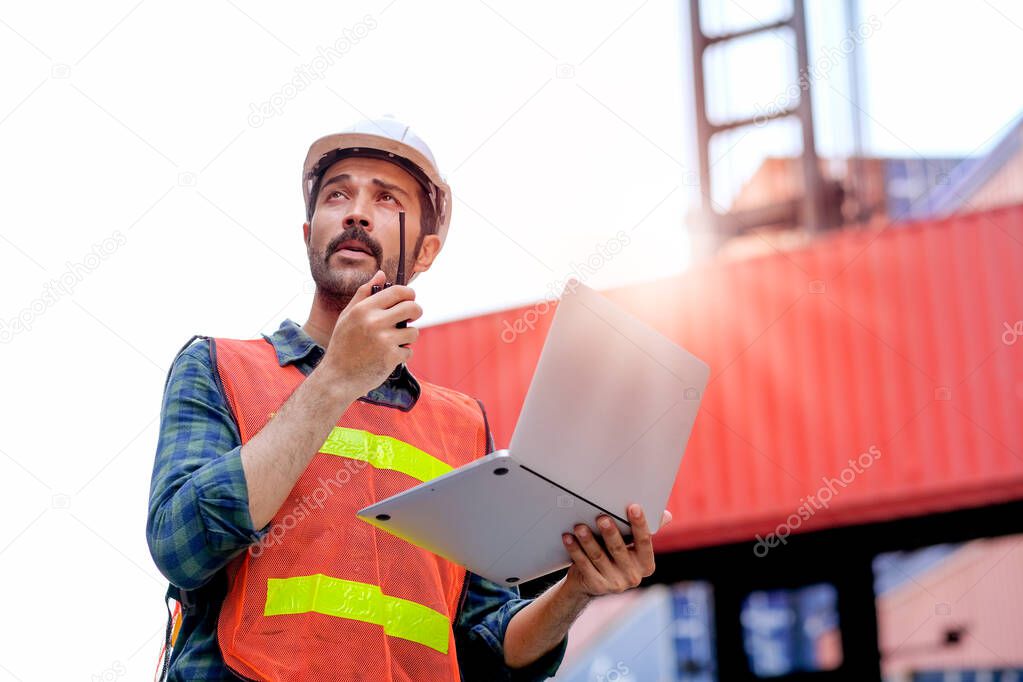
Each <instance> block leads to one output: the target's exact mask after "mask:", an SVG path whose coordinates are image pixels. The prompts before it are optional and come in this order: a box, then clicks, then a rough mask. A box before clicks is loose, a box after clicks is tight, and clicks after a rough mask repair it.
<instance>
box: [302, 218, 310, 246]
mask: <svg viewBox="0 0 1023 682" xmlns="http://www.w3.org/2000/svg"><path fill="white" fill-rule="evenodd" d="M311 231H312V228H311V227H310V226H309V223H302V237H303V238H304V239H305V245H306V246H309V234H310V233H311Z"/></svg>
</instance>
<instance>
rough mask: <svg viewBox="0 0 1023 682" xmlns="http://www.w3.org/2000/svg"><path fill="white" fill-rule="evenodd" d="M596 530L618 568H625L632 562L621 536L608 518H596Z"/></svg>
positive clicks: (602, 516)
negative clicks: (598, 531)
mask: <svg viewBox="0 0 1023 682" xmlns="http://www.w3.org/2000/svg"><path fill="white" fill-rule="evenodd" d="M597 528H598V529H599V530H600V536H601V537H602V538H604V546H605V547H607V551H608V552H609V553H610V554H611V558H612V559H614V561H615V563H616V564H618V566H620V567H623V568H624V567H627V566H628V565H629V564H630V563H631V562H632V557H631V556H630V555H629V548H628V547H626V546H625V540H623V539H622V534H621V533H620V532H619V531H618V526H616V525H615V524H614V522H613V521H612V520H611V518H610V517H608V516H604V515H601V516H598V517H597Z"/></svg>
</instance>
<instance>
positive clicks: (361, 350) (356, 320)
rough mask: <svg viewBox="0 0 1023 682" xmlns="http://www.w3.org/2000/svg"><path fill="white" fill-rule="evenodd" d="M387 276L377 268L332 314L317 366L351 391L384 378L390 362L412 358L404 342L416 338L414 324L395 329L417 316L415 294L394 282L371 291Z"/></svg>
mask: <svg viewBox="0 0 1023 682" xmlns="http://www.w3.org/2000/svg"><path fill="white" fill-rule="evenodd" d="M385 280H386V277H385V276H384V272H383V271H382V270H377V272H376V274H375V275H373V278H372V279H371V280H369V281H368V282H366V283H365V284H363V285H362V286H361V287H359V288H358V290H356V292H355V296H353V297H352V300H351V301H350V302H349V303H348V305H347V306H346V307H345V309H344V310H342V311H341V314H340V315H339V316H338V318H337V324H336V325H334V331H333V332H332V333H331V337H330V343H329V344H328V346H327V351H326V354H325V355H324V357H323V360H322V361H321V364H322V365H325V368H327V369H328V371H330V372H331V373H333V374H335V375H336V376H337V377H338V378H339V379H340V380H342V381H344V382H345V383H346V384H347V385H348V387H349V388H350V389H351V390H352V392H353V393H355V394H357V395H365V394H366V393H368V392H369V391H371V390H373V389H374V388H376V387H377V386H379V385H380V384H382V383H383V382H384V380H386V379H387V377H388V375H389V374H390V373H391V372H392V371H393V370H394V368H395V366H397V365H399V364H401V363H404V362H408V360H409V358H411V357H412V349H411V348H408V347H407V346H408V345H409V344H412V343H414V342H415V340H416V339H417V338H419V330H418V329H417V328H415V327H404V328H397V327H396V325H397V324H398V323H399V322H402V321H404V320H408V321H414V320H418V319H419V318H420V317H422V315H423V309H422V307H421V306H420V305H419V304H418V303H416V301H415V298H416V292H415V291H414V290H413V289H412V288H411V287H407V286H402V285H399V284H395V285H392V286H389V287H387V288H386V289H383V290H381V291H379V292H378V293H376V294H371V293H370V292H371V289H372V287H373V285H374V284H384V282H385Z"/></svg>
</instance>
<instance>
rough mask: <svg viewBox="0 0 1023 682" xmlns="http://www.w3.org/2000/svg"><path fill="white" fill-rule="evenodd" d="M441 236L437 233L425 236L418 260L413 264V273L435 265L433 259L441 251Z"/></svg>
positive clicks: (424, 270)
mask: <svg viewBox="0 0 1023 682" xmlns="http://www.w3.org/2000/svg"><path fill="white" fill-rule="evenodd" d="M440 247H441V243H440V237H438V236H437V235H435V234H428V235H426V236H425V237H423V243H422V244H421V245H420V246H419V255H418V256H417V257H416V262H415V263H413V264H412V275H413V276H415V275H416V274H417V273H420V272H426V271H427V270H429V269H430V266H431V265H433V260H434V259H435V258H436V257H437V254H439V253H440Z"/></svg>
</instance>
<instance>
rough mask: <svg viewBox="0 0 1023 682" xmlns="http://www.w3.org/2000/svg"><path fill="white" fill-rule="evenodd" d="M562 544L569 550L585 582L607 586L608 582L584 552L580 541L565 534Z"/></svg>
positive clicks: (562, 537) (569, 534)
mask: <svg viewBox="0 0 1023 682" xmlns="http://www.w3.org/2000/svg"><path fill="white" fill-rule="evenodd" d="M561 541H562V544H564V545H565V549H567V550H568V556H569V558H570V559H572V563H573V564H575V565H576V567H577V568H578V570H579V573H580V574H581V575H582V577H583V580H584V581H585V582H586V584H587V585H592V586H596V585H605V584H606V581H605V580H604V577H603V576H602V575H600V571H598V570H597V568H596V567H595V566H594V565H593V563H592V562H591V561H590V559H589V557H588V556H586V553H585V552H584V551H583V549H582V547H581V546H580V545H579V541H578V540H577V539H576V537H575V536H574V535H572V534H571V533H565V534H564V535H562V536H561Z"/></svg>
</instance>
